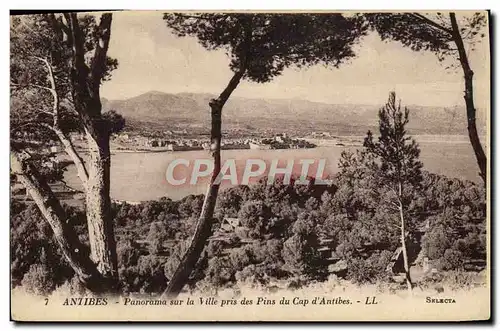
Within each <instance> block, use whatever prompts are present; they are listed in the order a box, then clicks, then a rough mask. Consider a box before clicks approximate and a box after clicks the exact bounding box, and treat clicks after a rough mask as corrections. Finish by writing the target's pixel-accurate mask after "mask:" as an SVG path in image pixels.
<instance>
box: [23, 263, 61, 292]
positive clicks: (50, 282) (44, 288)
mask: <svg viewBox="0 0 500 331" xmlns="http://www.w3.org/2000/svg"><path fill="white" fill-rule="evenodd" d="M21 286H23V287H24V288H25V289H26V291H28V292H30V293H33V294H35V295H42V296H46V295H48V294H50V293H52V291H54V289H55V288H56V283H55V282H54V279H53V275H52V272H51V271H50V270H49V269H48V268H47V267H46V266H45V265H42V264H32V265H31V266H30V269H29V271H28V272H27V273H25V274H24V277H23V280H22V281H21Z"/></svg>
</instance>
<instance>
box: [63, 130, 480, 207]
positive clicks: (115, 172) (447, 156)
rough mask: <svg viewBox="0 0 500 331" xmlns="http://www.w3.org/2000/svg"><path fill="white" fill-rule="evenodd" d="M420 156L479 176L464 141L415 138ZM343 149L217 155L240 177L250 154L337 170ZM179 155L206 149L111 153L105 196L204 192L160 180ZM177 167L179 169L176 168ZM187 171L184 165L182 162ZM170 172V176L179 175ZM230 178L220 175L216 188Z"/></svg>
mask: <svg viewBox="0 0 500 331" xmlns="http://www.w3.org/2000/svg"><path fill="white" fill-rule="evenodd" d="M419 143H420V148H421V157H420V158H421V161H422V162H423V163H424V167H425V168H426V169H427V170H429V171H431V172H434V173H438V174H443V175H446V176H449V177H456V178H461V179H467V180H472V181H475V182H479V181H480V177H479V176H478V168H477V164H476V162H475V158H474V154H473V150H472V147H471V146H470V144H469V143H468V141H466V140H463V141H457V140H440V141H439V140H432V139H420V140H419ZM345 149H355V147H340V146H323V147H317V148H314V149H298V150H226V151H222V158H223V160H225V159H235V160H236V165H237V168H238V169H237V172H238V173H239V177H238V178H239V179H240V180H241V173H242V170H243V169H242V167H243V165H244V161H245V160H246V159H250V158H256V159H262V160H264V161H266V162H267V163H268V164H269V163H270V162H271V160H273V159H279V160H284V161H287V160H294V161H295V163H296V165H298V163H299V160H301V159H314V160H318V159H325V165H326V166H325V173H335V172H337V171H338V161H339V159H340V154H341V152H342V151H343V150H345ZM179 158H182V159H185V160H188V161H190V162H191V164H192V163H193V161H194V160H196V159H210V155H209V153H208V152H207V151H187V152H161V153H128V152H127V153H123V152H121V153H120V152H119V153H114V154H113V155H112V159H111V160H112V161H111V162H112V164H111V197H112V198H113V199H119V200H128V201H143V200H154V199H159V198H161V197H164V196H166V197H170V198H171V199H174V200H176V199H180V198H183V197H184V196H186V195H189V194H200V193H205V190H206V180H205V181H198V183H197V184H196V185H189V184H187V185H181V186H172V185H171V184H169V183H168V182H167V180H166V175H165V173H166V170H167V167H168V165H169V164H170V163H171V162H172V161H173V160H175V159H179ZM181 167H182V166H180V167H179V168H181ZM184 169H185V170H186V171H185V172H186V173H187V172H188V170H187V169H186V168H185V167H184ZM179 176H180V175H179V174H175V175H174V177H177V178H182V177H179ZM65 179H66V182H67V183H68V185H70V186H71V187H74V188H77V189H81V184H80V183H79V179H78V177H77V176H76V171H75V169H74V167H73V166H71V167H69V168H68V170H67V171H66V174H65ZM230 185H231V183H229V181H227V180H225V181H223V182H222V187H223V188H224V187H228V186H230Z"/></svg>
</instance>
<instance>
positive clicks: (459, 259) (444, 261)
mask: <svg viewBox="0 0 500 331" xmlns="http://www.w3.org/2000/svg"><path fill="white" fill-rule="evenodd" d="M462 265H463V256H462V253H461V252H459V251H457V250H454V249H447V250H446V251H445V252H444V255H443V257H442V258H441V259H439V268H440V269H442V270H452V269H458V268H460V267H461V266H462Z"/></svg>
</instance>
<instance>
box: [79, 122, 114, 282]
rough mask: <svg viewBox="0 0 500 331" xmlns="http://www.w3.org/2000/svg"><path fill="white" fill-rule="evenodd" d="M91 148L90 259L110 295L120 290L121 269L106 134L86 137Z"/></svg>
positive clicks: (88, 191) (87, 207) (88, 185)
mask: <svg viewBox="0 0 500 331" xmlns="http://www.w3.org/2000/svg"><path fill="white" fill-rule="evenodd" d="M87 142H88V147H89V161H88V176H89V177H88V181H87V192H86V199H85V202H86V212H87V224H88V230H89V242H90V252H91V253H90V254H91V255H90V256H91V259H92V260H93V261H94V263H96V265H97V269H98V270H99V272H100V273H101V274H102V276H103V278H104V279H106V283H107V286H108V287H109V289H110V291H115V290H117V285H118V268H117V257H116V242H115V237H114V230H113V219H112V217H111V199H110V196H109V193H110V192H109V191H110V165H111V159H110V150H109V135H108V134H107V133H106V132H103V133H101V134H99V135H98V136H97V137H95V135H94V136H93V135H91V134H89V133H87Z"/></svg>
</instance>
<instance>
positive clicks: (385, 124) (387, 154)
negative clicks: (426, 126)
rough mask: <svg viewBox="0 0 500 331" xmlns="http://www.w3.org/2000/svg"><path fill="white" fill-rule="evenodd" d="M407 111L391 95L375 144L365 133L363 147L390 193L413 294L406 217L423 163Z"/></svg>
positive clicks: (379, 180)
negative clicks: (410, 130)
mask: <svg viewBox="0 0 500 331" xmlns="http://www.w3.org/2000/svg"><path fill="white" fill-rule="evenodd" d="M409 113H410V112H409V110H408V109H407V108H406V107H405V108H404V110H402V109H401V102H396V93H394V92H391V93H390V95H389V100H388V102H387V104H386V105H385V106H384V107H383V108H381V109H380V111H379V114H378V116H379V131H380V136H379V138H378V141H376V142H375V141H374V138H373V134H372V133H371V132H370V131H368V134H367V136H366V138H365V141H364V144H363V145H364V147H365V148H366V150H367V152H368V153H371V154H372V155H374V156H375V157H376V159H377V162H375V163H373V164H372V166H373V167H374V173H375V174H376V175H375V177H376V180H377V183H378V184H379V185H381V186H385V187H387V188H388V189H389V190H390V191H391V193H392V197H393V199H392V201H391V205H392V207H393V210H394V212H395V214H396V215H398V218H399V229H400V233H401V237H400V240H401V249H402V254H403V263H404V269H405V276H406V283H407V285H408V291H409V292H410V294H411V293H412V289H413V284H412V281H411V276H410V266H409V261H408V249H407V237H408V233H409V231H408V226H409V223H410V222H411V219H410V216H409V215H407V214H408V206H409V203H410V199H411V196H410V193H411V191H412V189H413V188H415V187H418V186H419V185H420V183H421V181H422V173H421V169H422V163H421V162H420V161H419V156H420V149H419V147H418V145H417V143H416V142H415V140H413V139H412V138H411V137H410V136H408V135H407V133H406V129H405V126H406V124H408V121H409Z"/></svg>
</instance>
